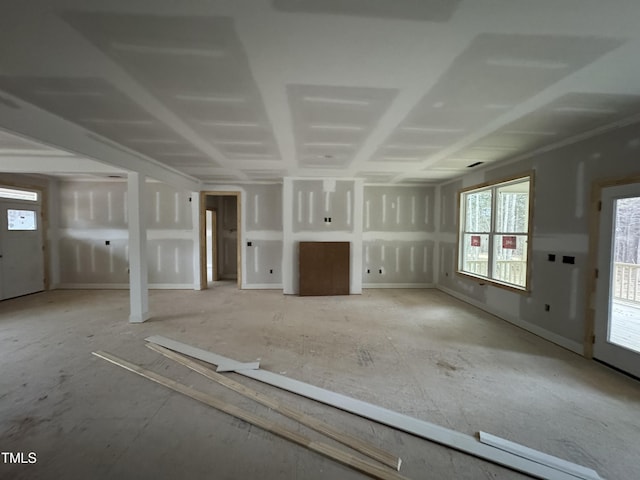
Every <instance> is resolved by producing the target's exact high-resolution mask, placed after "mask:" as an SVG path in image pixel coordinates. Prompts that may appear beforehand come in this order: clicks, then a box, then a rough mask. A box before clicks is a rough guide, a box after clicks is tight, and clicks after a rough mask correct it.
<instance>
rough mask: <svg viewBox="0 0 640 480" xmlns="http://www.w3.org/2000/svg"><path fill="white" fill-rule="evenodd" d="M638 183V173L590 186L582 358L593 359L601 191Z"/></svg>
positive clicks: (639, 175)
mask: <svg viewBox="0 0 640 480" xmlns="http://www.w3.org/2000/svg"><path fill="white" fill-rule="evenodd" d="M631 183H640V173H638V174H633V175H625V176H621V177H614V178H607V179H603V180H596V181H595V182H593V183H592V185H591V202H590V205H589V257H588V262H587V271H586V275H587V295H586V302H587V308H586V315H585V329H584V333H585V335H584V356H585V357H586V358H590V359H592V358H593V344H594V342H595V326H596V301H597V300H596V288H597V283H598V282H597V268H598V247H599V240H600V239H599V237H600V212H601V209H602V190H604V189H605V188H609V187H617V186H622V185H629V184H631Z"/></svg>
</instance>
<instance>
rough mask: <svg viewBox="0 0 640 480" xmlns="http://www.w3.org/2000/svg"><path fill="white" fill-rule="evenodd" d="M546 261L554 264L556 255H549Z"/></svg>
mask: <svg viewBox="0 0 640 480" xmlns="http://www.w3.org/2000/svg"><path fill="white" fill-rule="evenodd" d="M547 259H548V260H549V261H550V262H555V261H556V254H555V253H550V254H549V256H548V257H547Z"/></svg>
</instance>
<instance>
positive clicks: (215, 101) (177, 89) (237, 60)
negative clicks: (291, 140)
mask: <svg viewBox="0 0 640 480" xmlns="http://www.w3.org/2000/svg"><path fill="white" fill-rule="evenodd" d="M64 18H65V19H67V21H69V23H71V25H72V26H74V27H75V28H76V29H77V30H78V31H80V32H81V33H82V34H83V35H85V36H86V37H87V38H88V39H89V40H90V41H91V42H92V43H94V44H95V45H96V46H97V47H98V48H99V49H101V50H102V51H103V52H104V53H105V54H106V55H108V56H109V57H111V58H112V59H113V60H114V61H115V62H117V63H118V64H119V65H121V66H122V67H123V68H124V69H125V70H127V71H128V72H129V73H130V74H131V75H132V76H133V77H134V78H136V79H137V80H138V82H140V83H141V84H142V85H143V86H144V87H145V88H147V89H148V90H149V91H150V92H152V93H153V94H154V95H155V96H156V98H158V99H159V100H160V101H161V102H163V103H164V104H165V105H166V106H167V108H169V109H170V110H171V111H173V112H174V113H175V114H176V115H178V116H179V117H180V118H181V119H182V120H183V121H184V122H185V123H187V124H189V125H190V126H191V128H192V129H193V130H194V131H196V132H197V133H198V134H199V135H200V136H202V138H204V139H205V140H207V141H209V142H211V144H213V145H214V146H215V147H216V148H217V149H218V150H219V151H221V152H222V153H223V154H225V155H228V156H230V157H233V158H235V157H242V156H243V155H244V154H245V153H246V154H247V155H246V158H252V159H259V158H265V159H273V158H277V157H279V152H278V148H277V145H276V141H275V137H274V135H273V130H272V128H271V126H270V124H269V122H268V120H267V115H266V112H265V109H264V104H263V102H262V98H261V96H260V93H259V90H258V88H257V85H256V83H255V81H254V79H253V76H252V73H251V70H250V68H249V63H248V61H247V58H246V54H245V52H244V49H243V47H242V44H241V43H240V41H239V39H238V38H237V35H236V32H235V29H234V26H233V20H232V19H231V18H227V17H204V16H202V17H186V16H174V17H168V16H154V15H144V16H143V15H120V14H106V13H67V14H65V15H64ZM216 124H228V125H230V124H236V126H235V127H231V126H227V127H226V128H222V127H220V128H217V127H216V126H215V125H216ZM212 125H213V128H212ZM243 125H251V127H245V126H243ZM256 137H259V138H256ZM258 141H259V142H261V147H260V148H259V149H256V142H258ZM231 142H233V143H231ZM256 150H259V153H260V155H257V154H256ZM263 153H264V154H263ZM261 155H262V156H261Z"/></svg>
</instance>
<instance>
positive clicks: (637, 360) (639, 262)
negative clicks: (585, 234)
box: [593, 183, 640, 377]
mask: <svg viewBox="0 0 640 480" xmlns="http://www.w3.org/2000/svg"><path fill="white" fill-rule="evenodd" d="M601 200H602V208H601V212H600V232H599V235H600V236H599V242H598V245H599V247H598V280H597V286H596V317H595V318H596V319H595V341H594V345H593V347H594V349H593V356H594V358H597V359H598V360H601V361H603V362H605V363H608V364H610V365H612V366H614V367H616V368H619V369H621V370H624V371H625V372H628V373H630V374H632V375H635V376H637V377H640V184H639V183H633V184H627V185H620V186H615V187H609V188H605V189H603V190H602V196H601Z"/></svg>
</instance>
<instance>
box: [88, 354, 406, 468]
mask: <svg viewBox="0 0 640 480" xmlns="http://www.w3.org/2000/svg"><path fill="white" fill-rule="evenodd" d="M92 353H93V355H95V356H96V357H98V358H102V359H103V360H106V361H107V362H110V363H112V364H114V365H117V366H118V367H121V368H124V369H125V370H129V371H130V372H132V373H135V374H137V375H140V376H141V377H144V378H146V379H148V380H151V381H152V382H155V383H158V384H160V385H163V386H165V387H167V388H169V389H171V390H173V391H175V392H178V393H181V394H183V395H185V396H187V397H190V398H192V399H194V400H197V401H198V402H201V403H204V404H205V405H209V406H210V407H213V408H215V409H217V410H220V411H221V412H224V413H226V414H227V415H231V416H234V417H236V418H239V419H241V420H244V421H245V422H247V423H250V424H252V425H255V426H257V427H260V428H262V429H263V430H266V431H267V432H271V433H273V434H274V435H277V436H279V437H282V438H284V439H286V440H289V441H290V442H293V443H297V444H298V445H301V446H303V447H305V448H307V449H309V450H311V451H313V452H316V453H319V454H321V455H323V456H325V457H327V458H330V459H332V460H335V461H337V462H339V463H342V464H343V465H346V466H348V467H351V468H353V469H355V470H358V471H359V472H362V473H365V474H367V475H370V476H372V477H374V478H379V479H380V480H408V479H407V478H406V477H404V476H402V475H400V474H399V473H397V472H394V471H393V470H389V469H387V468H385V467H381V466H378V465H376V464H375V463H373V462H370V461H368V460H364V459H361V458H358V457H356V456H354V455H351V454H349V453H347V452H343V451H342V450H338V449H337V448H335V447H333V446H331V445H328V444H326V443H322V442H317V441H315V440H311V439H310V438H308V437H305V436H304V435H300V434H299V433H297V432H294V431H292V430H288V429H286V428H284V427H282V426H281V425H278V424H276V423H274V422H272V421H270V420H266V419H264V418H262V417H258V416H257V415H255V414H253V413H251V412H248V411H246V410H243V409H241V408H239V407H236V406H235V405H231V404H229V403H227V402H224V401H223V400H220V399H218V398H216V397H214V396H213V395H209V394H207V393H204V392H201V391H199V390H196V389H194V388H191V387H188V386H187V385H183V384H182V383H179V382H176V381H175V380H172V379H170V378H167V377H164V376H162V375H159V374H157V373H155V372H152V371H151V370H147V369H145V368H142V367H140V366H139V365H136V364H134V363H131V362H128V361H126V360H123V359H121V358H118V357H116V356H115V355H111V354H110V353H107V352H102V351H98V352H92Z"/></svg>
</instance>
